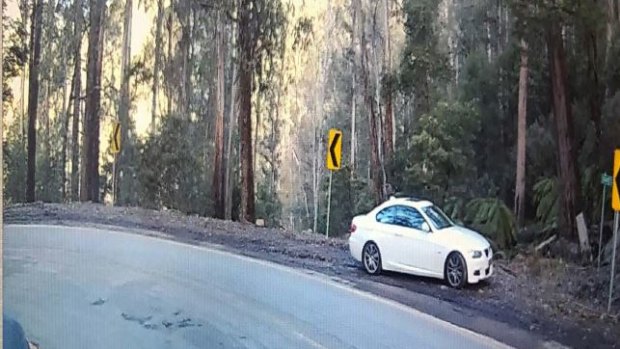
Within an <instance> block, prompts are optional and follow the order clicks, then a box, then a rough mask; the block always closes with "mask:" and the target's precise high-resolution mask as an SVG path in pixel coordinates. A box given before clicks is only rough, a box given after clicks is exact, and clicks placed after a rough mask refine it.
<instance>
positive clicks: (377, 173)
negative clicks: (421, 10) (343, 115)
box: [361, 15, 382, 204]
mask: <svg viewBox="0 0 620 349" xmlns="http://www.w3.org/2000/svg"><path fill="white" fill-rule="evenodd" d="M364 17H365V16H363V15H362V37H361V39H362V40H361V48H362V49H361V56H362V57H361V59H362V81H363V84H364V100H365V102H366V108H367V111H368V124H369V125H368V132H369V134H368V137H369V139H370V159H371V162H370V176H371V179H372V191H373V193H374V198H375V204H379V203H380V202H381V201H382V184H381V164H380V160H379V139H378V130H377V113H376V106H375V98H373V96H372V92H371V91H370V82H369V78H368V75H369V74H370V67H369V59H368V48H367V47H366V45H367V42H366V33H365V29H364Z"/></svg>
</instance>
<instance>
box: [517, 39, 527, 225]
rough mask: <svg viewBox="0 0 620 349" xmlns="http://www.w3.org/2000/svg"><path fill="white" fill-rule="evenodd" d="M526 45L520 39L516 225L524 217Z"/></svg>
mask: <svg viewBox="0 0 620 349" xmlns="http://www.w3.org/2000/svg"><path fill="white" fill-rule="evenodd" d="M528 68H529V67H528V46H527V42H525V40H524V39H521V64H520V67H519V105H518V112H517V115H518V116H517V119H518V120H517V182H516V184H515V202H514V210H515V216H516V217H517V225H518V226H519V227H522V226H523V221H524V217H525V212H524V210H525V165H526V163H525V161H526V144H527V143H526V139H527V135H526V132H527V83H528V73H529V71H528Z"/></svg>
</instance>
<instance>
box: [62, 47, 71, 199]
mask: <svg viewBox="0 0 620 349" xmlns="http://www.w3.org/2000/svg"><path fill="white" fill-rule="evenodd" d="M62 56H63V59H62V62H63V63H62V85H63V88H62V117H63V125H62V153H61V154H60V156H61V162H60V166H61V169H62V200H63V201H67V138H68V137H69V118H70V117H69V115H70V114H69V109H70V108H71V98H69V99H67V88H68V85H67V67H68V66H69V60H68V59H67V52H66V49H65V48H64V47H63V48H62ZM71 89H73V86H71ZM70 93H71V92H69V94H70Z"/></svg>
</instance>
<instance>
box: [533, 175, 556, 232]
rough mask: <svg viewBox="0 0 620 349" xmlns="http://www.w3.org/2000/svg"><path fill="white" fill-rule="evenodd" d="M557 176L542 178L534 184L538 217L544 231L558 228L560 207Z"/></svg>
mask: <svg viewBox="0 0 620 349" xmlns="http://www.w3.org/2000/svg"><path fill="white" fill-rule="evenodd" d="M558 189H559V188H558V181H557V179H556V178H542V179H540V180H539V181H538V182H536V184H535V185H534V204H535V205H536V219H537V220H538V222H539V223H540V224H542V226H543V231H548V230H551V229H555V228H557V225H558V213H559V209H560V203H559V195H558Z"/></svg>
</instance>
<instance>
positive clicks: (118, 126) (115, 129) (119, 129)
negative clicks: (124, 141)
mask: <svg viewBox="0 0 620 349" xmlns="http://www.w3.org/2000/svg"><path fill="white" fill-rule="evenodd" d="M120 131H121V127H120V125H119V124H117V125H116V127H114V146H115V147H116V149H117V150H120V149H121V145H120V144H118V139H119V135H118V133H119V132H120Z"/></svg>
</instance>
